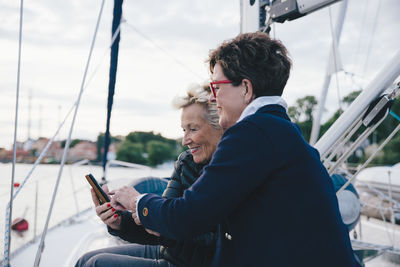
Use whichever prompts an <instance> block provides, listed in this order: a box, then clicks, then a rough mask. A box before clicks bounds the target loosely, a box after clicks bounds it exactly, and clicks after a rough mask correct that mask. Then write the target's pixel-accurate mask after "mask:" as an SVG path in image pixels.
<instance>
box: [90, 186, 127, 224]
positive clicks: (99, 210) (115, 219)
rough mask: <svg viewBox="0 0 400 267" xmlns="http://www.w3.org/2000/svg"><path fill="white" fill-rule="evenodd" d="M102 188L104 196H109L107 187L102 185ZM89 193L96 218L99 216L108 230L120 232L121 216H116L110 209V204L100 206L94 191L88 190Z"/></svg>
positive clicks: (113, 210) (112, 209)
mask: <svg viewBox="0 0 400 267" xmlns="http://www.w3.org/2000/svg"><path fill="white" fill-rule="evenodd" d="M102 188H103V190H104V192H106V194H107V195H109V191H108V187H107V185H103V186H102ZM90 192H91V194H92V200H93V203H94V205H95V208H96V214H97V216H99V218H100V219H101V220H102V221H103V222H104V223H105V224H106V225H108V226H109V227H110V228H112V229H114V230H120V229H121V216H118V214H117V213H116V210H115V209H114V208H112V207H111V204H110V202H107V203H104V204H103V205H100V202H99V199H98V198H97V196H96V193H95V192H94V190H93V189H90Z"/></svg>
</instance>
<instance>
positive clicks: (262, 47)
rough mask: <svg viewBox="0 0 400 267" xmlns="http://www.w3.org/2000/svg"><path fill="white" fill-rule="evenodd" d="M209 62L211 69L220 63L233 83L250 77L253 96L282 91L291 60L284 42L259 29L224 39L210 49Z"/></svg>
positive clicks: (238, 82)
mask: <svg viewBox="0 0 400 267" xmlns="http://www.w3.org/2000/svg"><path fill="white" fill-rule="evenodd" d="M208 63H209V65H210V71H211V73H213V69H214V66H215V65H216V64H217V63H218V64H220V65H221V67H222V70H223V72H224V75H225V76H226V77H227V78H228V79H229V80H231V81H232V84H233V85H234V86H237V85H239V84H240V83H241V82H242V80H243V79H248V80H250V81H251V83H252V85H253V91H254V95H255V97H256V98H257V97H260V96H274V95H278V96H280V95H282V92H283V89H284V87H285V85H286V82H287V80H288V78H289V74H290V68H291V64H292V62H291V60H290V58H289V56H288V52H287V50H286V48H285V47H284V46H283V44H282V43H281V42H280V41H278V40H273V39H271V38H270V37H269V36H268V35H267V34H266V33H262V32H254V33H244V34H239V35H238V36H237V37H235V38H234V39H231V40H228V41H225V42H223V43H222V44H221V45H220V46H219V47H217V48H216V49H215V50H212V51H211V52H210V54H209V59H208Z"/></svg>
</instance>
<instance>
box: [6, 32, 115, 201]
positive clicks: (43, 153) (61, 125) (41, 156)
mask: <svg viewBox="0 0 400 267" xmlns="http://www.w3.org/2000/svg"><path fill="white" fill-rule="evenodd" d="M118 32H119V27H118V30H117V31H116V33H115V34H114V36H113V38H112V40H111V44H110V46H109V47H108V48H107V49H106V51H105V52H104V55H103V58H104V57H105V56H106V53H107V51H108V50H109V49H110V48H111V46H112V44H113V43H114V41H115V36H116V35H117V34H118ZM103 58H102V59H101V60H100V62H99V64H98V65H97V66H96V67H95V70H94V71H93V72H92V74H91V76H90V78H89V79H88V80H87V82H86V83H85V87H84V89H83V90H86V88H87V87H88V86H89V84H90V82H91V81H92V80H93V78H94V76H95V74H96V73H97V71H98V70H99V68H100V66H101V63H102V61H103ZM77 103H78V102H77V101H75V103H74V104H73V105H72V106H71V108H70V109H69V110H68V112H67V113H66V115H65V117H64V120H63V121H62V122H61V123H60V124H59V126H58V128H57V130H56V132H55V133H54V135H53V136H52V138H51V139H50V140H49V142H47V144H46V146H45V148H44V149H43V150H42V152H41V153H40V155H39V157H38V158H37V159H36V161H35V163H34V164H33V166H32V168H31V170H30V171H29V172H28V174H27V176H26V177H25V178H24V180H23V182H22V183H21V185H20V186H19V187H18V189H17V190H16V191H15V193H14V195H13V200H15V198H16V197H17V195H18V194H19V192H20V191H21V189H22V188H23V187H24V185H25V184H26V182H27V181H28V180H29V178H30V176H31V175H32V173H33V171H34V170H35V169H36V167H37V166H38V165H39V163H40V162H41V161H42V159H43V157H44V156H45V155H46V153H47V151H48V150H49V148H50V146H51V144H52V143H53V142H54V140H55V138H56V137H57V136H58V134H59V132H60V130H61V128H62V127H63V126H64V124H65V122H66V121H67V119H68V117H69V116H70V115H71V113H72V111H73V110H74V108H75V107H76V105H77ZM48 178H51V177H48ZM41 180H43V179H41Z"/></svg>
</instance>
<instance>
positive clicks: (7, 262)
mask: <svg viewBox="0 0 400 267" xmlns="http://www.w3.org/2000/svg"><path fill="white" fill-rule="evenodd" d="M19 10H20V11H19V12H20V13H19V14H20V15H19V38H18V39H19V40H18V71H17V90H16V103H15V124H14V145H13V162H12V172H11V190H10V205H9V207H7V209H6V225H5V235H4V260H3V265H4V267H8V266H10V257H9V256H10V245H11V218H12V203H13V194H14V179H15V164H16V159H17V130H18V127H17V126H18V108H19V87H20V79H21V49H22V22H23V15H24V12H23V10H24V0H21V5H20V9H19Z"/></svg>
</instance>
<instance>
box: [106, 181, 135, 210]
mask: <svg viewBox="0 0 400 267" xmlns="http://www.w3.org/2000/svg"><path fill="white" fill-rule="evenodd" d="M110 195H114V197H113V198H112V199H111V205H112V206H113V207H115V208H116V209H127V210H131V211H134V212H136V198H137V197H138V196H139V195H140V193H139V192H138V191H136V190H135V189H134V188H133V187H132V186H124V187H121V188H120V189H117V190H113V191H111V192H110Z"/></svg>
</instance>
